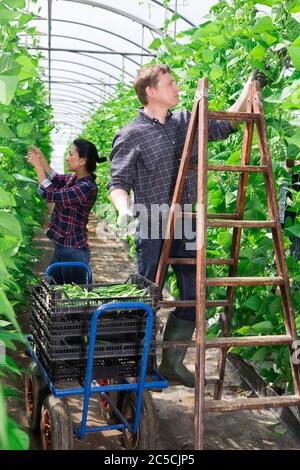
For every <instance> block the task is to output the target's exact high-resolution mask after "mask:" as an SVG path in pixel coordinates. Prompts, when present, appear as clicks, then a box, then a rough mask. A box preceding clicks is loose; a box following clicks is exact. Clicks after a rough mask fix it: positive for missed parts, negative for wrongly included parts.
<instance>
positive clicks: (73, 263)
mask: <svg viewBox="0 0 300 470" xmlns="http://www.w3.org/2000/svg"><path fill="white" fill-rule="evenodd" d="M73 266H74V267H75V266H77V267H79V268H82V269H85V270H86V272H87V274H88V284H92V271H91V268H90V267H89V266H88V265H87V264H85V263H82V262H81V261H63V262H59V263H53V264H50V266H48V268H47V269H46V271H45V276H50V273H51V272H52V271H53V269H55V268H62V267H73Z"/></svg>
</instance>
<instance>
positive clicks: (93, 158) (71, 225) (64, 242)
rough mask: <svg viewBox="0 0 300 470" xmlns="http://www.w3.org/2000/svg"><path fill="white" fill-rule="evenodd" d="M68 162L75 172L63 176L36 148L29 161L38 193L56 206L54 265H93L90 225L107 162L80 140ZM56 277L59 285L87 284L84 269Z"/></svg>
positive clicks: (52, 224) (51, 232)
mask: <svg viewBox="0 0 300 470" xmlns="http://www.w3.org/2000/svg"><path fill="white" fill-rule="evenodd" d="M66 160H67V165H68V169H69V170H70V171H71V172H72V173H71V174H66V175H59V174H58V173H56V171H54V170H52V168H51V167H50V166H49V165H48V163H47V162H46V159H45V157H44V155H43V153H42V152H41V150H40V149H38V148H37V147H34V146H31V147H30V148H29V152H28V162H29V163H31V165H33V167H34V168H35V171H36V174H37V177H38V180H39V183H40V184H39V187H38V193H39V194H40V195H41V196H42V197H43V198H44V199H46V200H47V201H48V202H53V203H54V204H55V206H54V210H53V213H52V217H51V222H50V226H49V229H48V231H47V236H48V238H50V240H52V241H53V243H54V255H53V259H52V261H51V264H52V263H55V262H61V261H82V262H83V263H86V264H89V262H90V250H89V247H88V243H87V223H88V217H89V213H90V211H91V209H92V207H93V205H94V203H95V201H96V197H97V185H96V183H95V178H96V176H95V174H94V171H95V169H96V163H100V162H102V161H104V160H105V159H103V158H99V155H98V152H97V149H96V147H95V145H94V144H92V143H91V142H89V141H87V140H84V139H76V140H74V142H73V145H72V147H71V148H70V151H69V154H68V156H67V159H66ZM46 175H48V177H47V176H46ZM52 276H53V277H54V279H55V281H56V282H57V283H58V284H64V283H71V282H75V283H77V284H84V283H85V282H86V273H85V271H84V270H83V269H82V268H61V269H56V270H54V271H53V274H52Z"/></svg>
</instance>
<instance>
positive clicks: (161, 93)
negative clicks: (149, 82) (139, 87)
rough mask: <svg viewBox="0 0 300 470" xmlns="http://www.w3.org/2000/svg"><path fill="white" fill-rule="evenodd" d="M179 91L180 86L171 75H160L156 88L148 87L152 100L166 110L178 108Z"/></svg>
mask: <svg viewBox="0 0 300 470" xmlns="http://www.w3.org/2000/svg"><path fill="white" fill-rule="evenodd" d="M179 90H180V88H179V86H178V85H177V83H176V81H175V79H174V78H173V77H172V75H171V74H170V73H164V74H163V73H161V74H160V76H159V79H158V83H157V87H156V88H150V87H148V92H149V98H150V100H152V101H153V102H155V103H156V104H160V105H161V106H163V107H166V108H172V107H174V106H177V104H178V102H179Z"/></svg>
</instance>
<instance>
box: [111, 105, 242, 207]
mask: <svg viewBox="0 0 300 470" xmlns="http://www.w3.org/2000/svg"><path fill="white" fill-rule="evenodd" d="M189 120H190V113H189V111H187V110H186V109H183V110H180V111H175V112H174V113H171V112H170V111H169V112H168V115H167V118H166V122H165V124H161V123H160V122H159V121H158V120H157V119H155V118H151V117H150V116H148V115H147V114H146V113H145V112H144V111H143V109H140V110H139V114H138V116H137V117H136V118H135V119H134V120H133V121H132V122H130V123H129V124H128V125H127V126H125V127H124V128H123V129H121V130H120V131H119V132H118V133H117V134H116V136H115V138H114V140H113V148H112V152H111V156H110V158H111V166H110V173H111V180H110V182H109V183H108V185H107V187H108V189H109V191H110V192H111V191H113V190H114V189H118V188H120V189H125V190H126V191H127V192H128V193H129V191H130V190H131V189H133V191H134V202H135V203H136V204H144V205H145V206H146V208H147V209H148V210H149V209H150V208H151V205H152V204H159V205H161V204H168V205H169V204H170V203H171V201H172V196H173V191H174V187H175V182H176V178H177V173H178V169H179V164H180V159H181V156H182V151H183V147H184V142H185V138H186V133H187V129H188V124H189ZM232 132H234V129H233V128H232V127H231V126H230V124H229V123H227V122H226V121H209V129H208V138H209V140H210V141H212V140H218V139H226V138H227V137H228V136H229V134H231V133H232ZM192 161H193V162H195V161H197V137H196V138H195V142H194V146H193V151H192ZM196 200H197V172H195V171H192V170H191V171H189V172H188V176H187V178H186V183H185V187H184V193H183V199H182V204H194V203H195V202H196Z"/></svg>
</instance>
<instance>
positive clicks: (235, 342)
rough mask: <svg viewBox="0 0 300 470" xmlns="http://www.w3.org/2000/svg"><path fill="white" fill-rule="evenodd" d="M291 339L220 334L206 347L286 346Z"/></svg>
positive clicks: (172, 344) (185, 344)
mask: <svg viewBox="0 0 300 470" xmlns="http://www.w3.org/2000/svg"><path fill="white" fill-rule="evenodd" d="M292 342H293V339H292V338H291V336H288V335H268V336H267V335H265V336H236V337H235V336H226V337H224V336H222V337H221V338H213V339H207V340H206V341H205V348H206V349H218V348H233V347H234V348H246V347H248V346H287V345H289V344H292ZM157 344H158V345H160V346H162V347H163V348H164V349H172V348H193V347H196V341H194V340H190V341H162V342H158V343H157Z"/></svg>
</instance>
